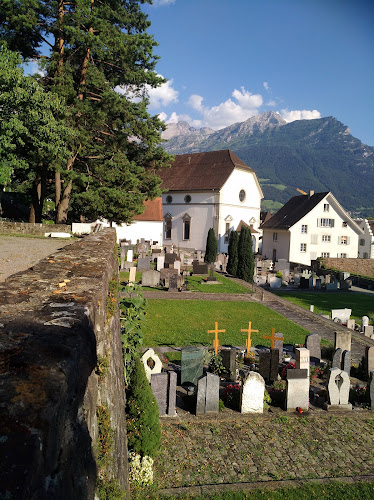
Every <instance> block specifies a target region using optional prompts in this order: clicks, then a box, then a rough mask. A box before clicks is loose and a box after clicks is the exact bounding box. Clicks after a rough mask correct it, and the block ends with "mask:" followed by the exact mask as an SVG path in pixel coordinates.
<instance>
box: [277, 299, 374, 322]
mask: <svg viewBox="0 0 374 500" xmlns="http://www.w3.org/2000/svg"><path fill="white" fill-rule="evenodd" d="M276 295H279V296H280V297H283V298H284V299H286V300H289V301H290V302H294V303H295V304H297V305H299V306H301V307H304V308H305V309H309V306H310V305H311V304H313V305H314V312H316V313H317V314H330V315H331V309H343V308H345V307H347V308H348V309H352V316H351V317H352V318H354V319H359V320H360V323H361V318H362V316H369V318H370V322H371V323H373V322H374V295H365V294H363V293H354V292H339V293H335V292H321V293H318V292H313V293H308V292H305V293H304V292H300V293H288V292H287V293H277V294H276Z"/></svg>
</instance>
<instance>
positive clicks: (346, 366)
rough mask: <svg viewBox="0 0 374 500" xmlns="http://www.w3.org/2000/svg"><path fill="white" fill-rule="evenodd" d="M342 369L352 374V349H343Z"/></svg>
mask: <svg viewBox="0 0 374 500" xmlns="http://www.w3.org/2000/svg"><path fill="white" fill-rule="evenodd" d="M342 370H344V371H345V372H347V373H348V375H350V373H351V351H343V354H342Z"/></svg>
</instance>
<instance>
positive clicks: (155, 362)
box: [141, 349, 162, 382]
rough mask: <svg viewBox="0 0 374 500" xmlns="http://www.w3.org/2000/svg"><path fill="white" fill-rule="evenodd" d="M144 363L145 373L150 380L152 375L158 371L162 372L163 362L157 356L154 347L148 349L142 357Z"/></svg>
mask: <svg viewBox="0 0 374 500" xmlns="http://www.w3.org/2000/svg"><path fill="white" fill-rule="evenodd" d="M141 360H142V363H143V365H144V369H145V374H146V375H147V379H148V381H149V382H150V381H151V376H152V375H155V374H156V373H161V370H162V363H161V359H160V358H159V357H158V356H157V354H156V353H155V351H154V350H153V349H147V350H146V351H145V353H144V354H143V356H142V357H141Z"/></svg>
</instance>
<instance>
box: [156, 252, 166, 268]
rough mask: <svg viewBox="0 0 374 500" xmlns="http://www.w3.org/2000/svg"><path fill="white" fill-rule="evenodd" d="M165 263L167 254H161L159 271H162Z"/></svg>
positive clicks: (158, 261) (158, 265)
mask: <svg viewBox="0 0 374 500" xmlns="http://www.w3.org/2000/svg"><path fill="white" fill-rule="evenodd" d="M164 264H165V255H159V256H158V257H157V271H161V269H163V268H164Z"/></svg>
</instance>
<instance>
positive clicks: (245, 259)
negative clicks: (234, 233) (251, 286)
mask: <svg viewBox="0 0 374 500" xmlns="http://www.w3.org/2000/svg"><path fill="white" fill-rule="evenodd" d="M253 272H254V257H253V247H252V233H251V230H250V229H249V227H246V226H242V228H241V231H240V238H239V247H238V270H237V276H238V278H240V279H242V280H245V281H248V282H252V281H253Z"/></svg>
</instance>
